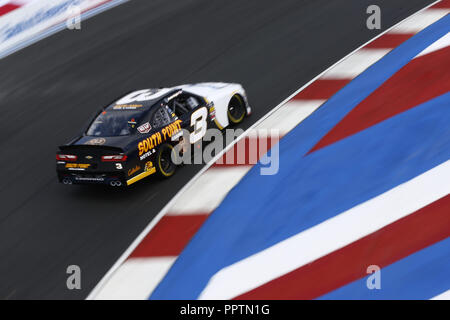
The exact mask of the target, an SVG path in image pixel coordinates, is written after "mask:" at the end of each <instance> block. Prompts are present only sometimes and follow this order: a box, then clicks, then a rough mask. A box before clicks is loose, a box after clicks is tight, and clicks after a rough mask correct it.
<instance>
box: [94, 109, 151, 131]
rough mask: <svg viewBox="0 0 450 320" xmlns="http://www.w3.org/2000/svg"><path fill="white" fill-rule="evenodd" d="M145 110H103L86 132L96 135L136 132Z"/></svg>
mask: <svg viewBox="0 0 450 320" xmlns="http://www.w3.org/2000/svg"><path fill="white" fill-rule="evenodd" d="M143 114H144V113H143V112H141V111H136V110H109V111H102V112H101V113H100V114H99V115H98V116H97V118H95V120H94V121H93V122H92V123H91V125H90V126H89V129H88V130H87V132H86V134H87V135H88V136H95V137H114V136H126V135H130V134H132V133H134V132H136V126H137V124H138V123H140V121H141V118H142V116H143Z"/></svg>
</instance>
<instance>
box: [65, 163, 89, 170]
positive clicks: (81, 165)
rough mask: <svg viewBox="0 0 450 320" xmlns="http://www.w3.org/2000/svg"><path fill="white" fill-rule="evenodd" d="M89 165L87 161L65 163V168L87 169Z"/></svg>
mask: <svg viewBox="0 0 450 320" xmlns="http://www.w3.org/2000/svg"><path fill="white" fill-rule="evenodd" d="M90 166H91V165H90V164H88V163H67V164H66V168H67V169H83V170H84V169H87V168H89V167H90Z"/></svg>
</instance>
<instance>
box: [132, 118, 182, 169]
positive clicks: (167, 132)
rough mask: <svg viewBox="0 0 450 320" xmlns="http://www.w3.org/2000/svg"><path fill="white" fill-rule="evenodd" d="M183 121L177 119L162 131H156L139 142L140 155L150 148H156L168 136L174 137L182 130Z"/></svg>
mask: <svg viewBox="0 0 450 320" xmlns="http://www.w3.org/2000/svg"><path fill="white" fill-rule="evenodd" d="M181 122H182V121H181V120H177V121H175V122H174V123H171V124H169V125H168V126H165V127H164V128H163V129H162V130H161V131H160V132H156V133H154V134H152V135H151V136H150V137H148V138H146V139H144V140H142V141H141V142H139V143H138V149H139V156H142V155H143V154H144V153H147V152H148V151H149V150H152V149H154V148H156V147H157V146H159V145H160V144H161V143H162V142H163V141H166V140H167V138H170V137H172V135H174V134H176V133H178V132H179V131H181ZM141 160H142V159H141Z"/></svg>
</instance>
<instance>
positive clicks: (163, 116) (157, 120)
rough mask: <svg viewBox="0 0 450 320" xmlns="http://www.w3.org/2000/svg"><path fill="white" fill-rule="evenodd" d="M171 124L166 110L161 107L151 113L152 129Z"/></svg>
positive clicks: (170, 118)
mask: <svg viewBox="0 0 450 320" xmlns="http://www.w3.org/2000/svg"><path fill="white" fill-rule="evenodd" d="M171 122H172V117H171V116H170V115H169V113H168V112H167V109H166V108H165V107H163V106H161V107H159V108H158V109H157V110H156V111H155V113H153V116H152V120H151V124H152V126H153V128H157V129H159V128H162V127H164V126H167V125H168V124H170V123H171Z"/></svg>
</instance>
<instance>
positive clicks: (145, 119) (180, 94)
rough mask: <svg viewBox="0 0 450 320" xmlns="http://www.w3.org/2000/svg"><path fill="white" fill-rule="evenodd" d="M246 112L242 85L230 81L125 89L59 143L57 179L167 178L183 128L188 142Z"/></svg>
mask: <svg viewBox="0 0 450 320" xmlns="http://www.w3.org/2000/svg"><path fill="white" fill-rule="evenodd" d="M250 112H251V109H250V106H249V104H248V101H247V96H246V93H245V91H244V89H243V88H242V86H241V85H239V84H233V83H199V84H190V85H182V86H178V87H173V88H163V89H145V90H139V91H135V92H132V93H129V94H127V95H126V96H124V97H122V98H120V99H118V100H117V101H115V102H114V103H112V104H111V105H109V106H107V107H105V108H103V109H102V110H100V112H99V113H98V114H97V115H96V116H95V117H94V119H93V120H92V121H91V123H90V124H89V125H88V127H87V128H86V129H85V130H84V132H83V133H82V134H81V136H79V137H78V138H76V139H74V140H73V141H71V142H70V143H68V144H66V145H63V146H60V147H59V151H57V154H56V170H57V174H58V179H59V181H60V182H62V183H64V184H82V183H99V184H108V185H110V186H127V185H131V184H133V183H135V182H137V181H139V180H141V179H143V178H145V177H148V176H150V175H152V174H157V175H159V176H160V177H170V176H172V175H173V174H174V173H175V169H176V165H175V164H174V162H173V161H172V158H171V154H172V150H173V149H174V146H175V145H176V144H177V143H179V140H180V139H183V138H182V137H181V136H180V134H181V132H182V131H185V130H188V131H189V132H190V134H189V136H188V140H189V143H191V144H195V143H197V142H198V141H201V140H202V139H203V137H204V136H205V134H206V131H207V129H208V128H211V127H216V128H219V129H223V128H225V127H227V126H229V125H230V124H238V123H240V122H242V121H243V119H244V118H245V117H246V116H248V115H249V114H250ZM184 129H185V130H184Z"/></svg>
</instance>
